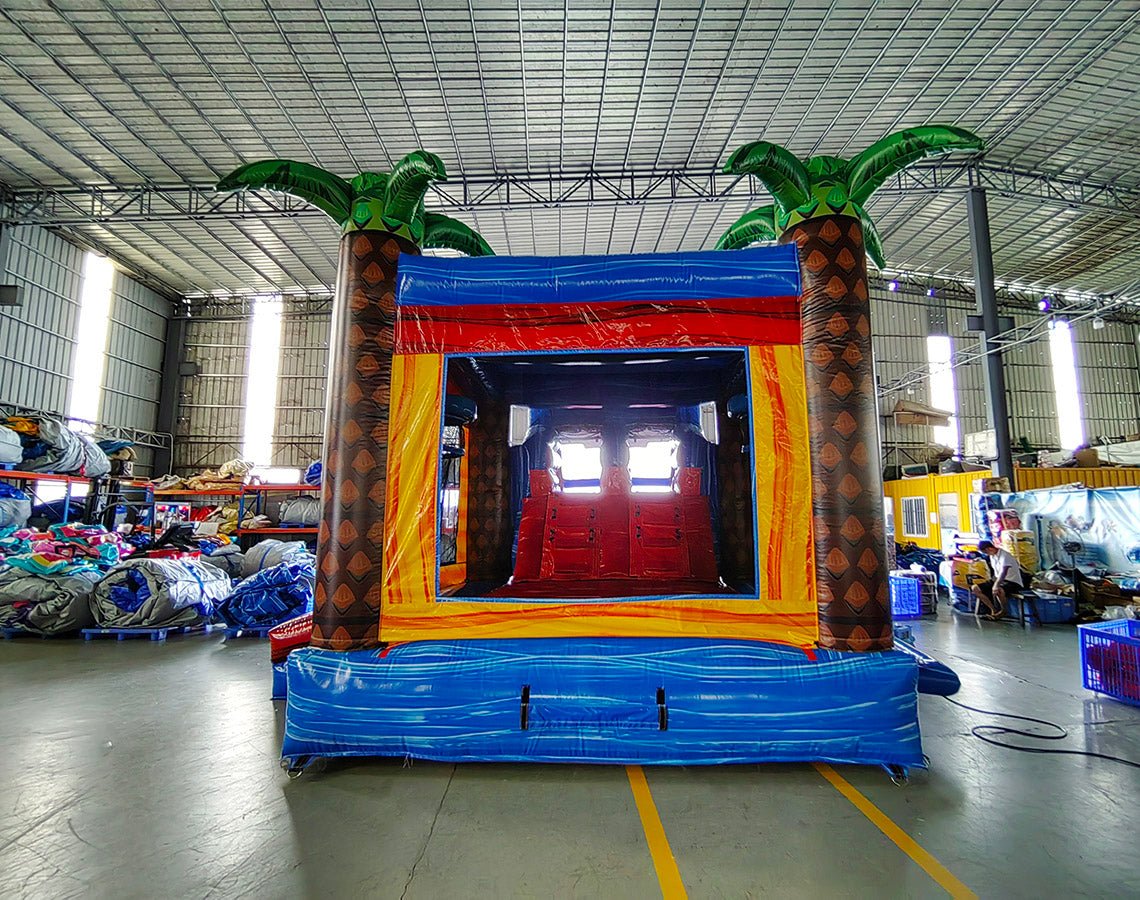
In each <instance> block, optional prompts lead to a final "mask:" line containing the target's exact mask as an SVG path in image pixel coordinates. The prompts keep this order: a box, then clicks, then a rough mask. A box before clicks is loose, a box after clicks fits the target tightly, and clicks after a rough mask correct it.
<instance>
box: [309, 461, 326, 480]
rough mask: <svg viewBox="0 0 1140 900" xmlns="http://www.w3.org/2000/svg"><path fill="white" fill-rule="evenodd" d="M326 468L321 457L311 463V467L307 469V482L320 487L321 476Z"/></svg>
mask: <svg viewBox="0 0 1140 900" xmlns="http://www.w3.org/2000/svg"><path fill="white" fill-rule="evenodd" d="M324 470H325V467H324V464H323V463H322V462H321V461H320V460H319V459H318V460H315V461H314V462H311V463H309V468H307V469H305V477H304V482H305V484H313V485H317V486H318V487H319V486H320V484H321V478H322V477H323V476H324Z"/></svg>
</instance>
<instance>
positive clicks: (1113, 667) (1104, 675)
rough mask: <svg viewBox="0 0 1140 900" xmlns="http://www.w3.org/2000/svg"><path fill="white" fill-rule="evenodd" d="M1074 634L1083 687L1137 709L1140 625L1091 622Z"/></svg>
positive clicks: (1117, 621) (1130, 621)
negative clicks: (1077, 642)
mask: <svg viewBox="0 0 1140 900" xmlns="http://www.w3.org/2000/svg"><path fill="white" fill-rule="evenodd" d="M1077 631H1078V633H1079V634H1080V640H1081V675H1082V678H1083V681H1084V685H1085V687H1086V688H1088V689H1089V690H1090V691H1096V692H1097V693H1100V694H1107V695H1108V696H1109V697H1115V698H1116V699H1117V700H1120V701H1122V702H1124V703H1130V704H1132V705H1133V706H1140V621H1137V620H1135V619H1112V620H1111V621H1108V622H1093V623H1091V624H1089V625H1080V626H1078V628H1077Z"/></svg>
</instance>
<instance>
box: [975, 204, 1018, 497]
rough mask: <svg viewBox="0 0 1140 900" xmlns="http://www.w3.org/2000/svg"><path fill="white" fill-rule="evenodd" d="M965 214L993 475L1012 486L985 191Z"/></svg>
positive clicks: (1006, 413) (999, 327) (992, 258)
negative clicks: (993, 456)
mask: <svg viewBox="0 0 1140 900" xmlns="http://www.w3.org/2000/svg"><path fill="white" fill-rule="evenodd" d="M966 213H967V219H968V221H969V224H970V255H971V256H972V257H973V260H974V295H975V296H976V297H977V298H978V312H979V314H980V315H981V319H982V322H981V324H982V349H983V350H984V351H985V353H986V356H985V368H984V369H983V371H984V373H985V383H986V413H987V414H988V416H989V420H990V427H991V428H992V429H993V430H994V440H995V444H996V445H997V459H996V460H995V461H994V474H995V475H997V476H998V477H999V478H1000V477H1002V476H1005V477H1006V478H1008V479H1009V481H1010V484H1013V451H1012V448H1011V447H1010V440H1009V408H1008V407H1007V406H1006V396H1005V369H1004V368H1003V363H1002V357H1001V351H1000V350H999V349H998V345H997V344H996V343H994V338H996V337H997V336H998V335H999V334H1001V332H1002V328H1001V321H1000V317H999V316H998V308H997V296H996V294H995V292H994V257H993V249H992V248H991V247H990V219H989V213H988V212H987V211H986V191H985V188H982V187H977V186H974V187H971V188H970V189H969V191H968V192H967V193H966Z"/></svg>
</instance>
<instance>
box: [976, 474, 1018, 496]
mask: <svg viewBox="0 0 1140 900" xmlns="http://www.w3.org/2000/svg"><path fill="white" fill-rule="evenodd" d="M979 492H980V493H983V494H1010V493H1013V491H1012V489H1011V488H1010V486H1009V479H1008V478H1006V477H1005V476H1004V475H1003V476H1002V477H1001V478H983V479H981V486H980V487H979Z"/></svg>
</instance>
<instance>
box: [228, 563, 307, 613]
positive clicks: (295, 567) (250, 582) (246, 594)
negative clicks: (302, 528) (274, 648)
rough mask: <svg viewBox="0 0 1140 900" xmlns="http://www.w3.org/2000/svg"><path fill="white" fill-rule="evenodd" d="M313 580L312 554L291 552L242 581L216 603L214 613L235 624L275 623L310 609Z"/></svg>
mask: <svg viewBox="0 0 1140 900" xmlns="http://www.w3.org/2000/svg"><path fill="white" fill-rule="evenodd" d="M315 580H316V568H315V566H314V564H313V558H312V557H311V556H308V555H307V554H306V556H305V557H302V556H301V555H300V554H297V555H294V556H293V557H291V558H290V560H289V561H288V562H283V563H279V564H278V565H276V566H271V567H269V568H268V569H262V570H261V571H260V572H257V573H255V574H253V575H251V576H250V577H249V578H246V579H245V580H244V581H242V582H241V583H240V584H239V585H238V586H237V587H235V588H234V590H233V592H232V593H231V594H230V595H229V596H228V597H226V598H225V599H224V600H222V601H221V603H219V604H218V615H219V616H221V618H222V619H223V621H225V622H226V624H227V625H231V626H234V627H237V628H267V627H270V626H273V625H279V624H281V623H282V622H285V621H288V620H289V619H292V618H295V617H296V616H299V615H302V614H304V613H308V612H312V609H313V586H314V582H315Z"/></svg>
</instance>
